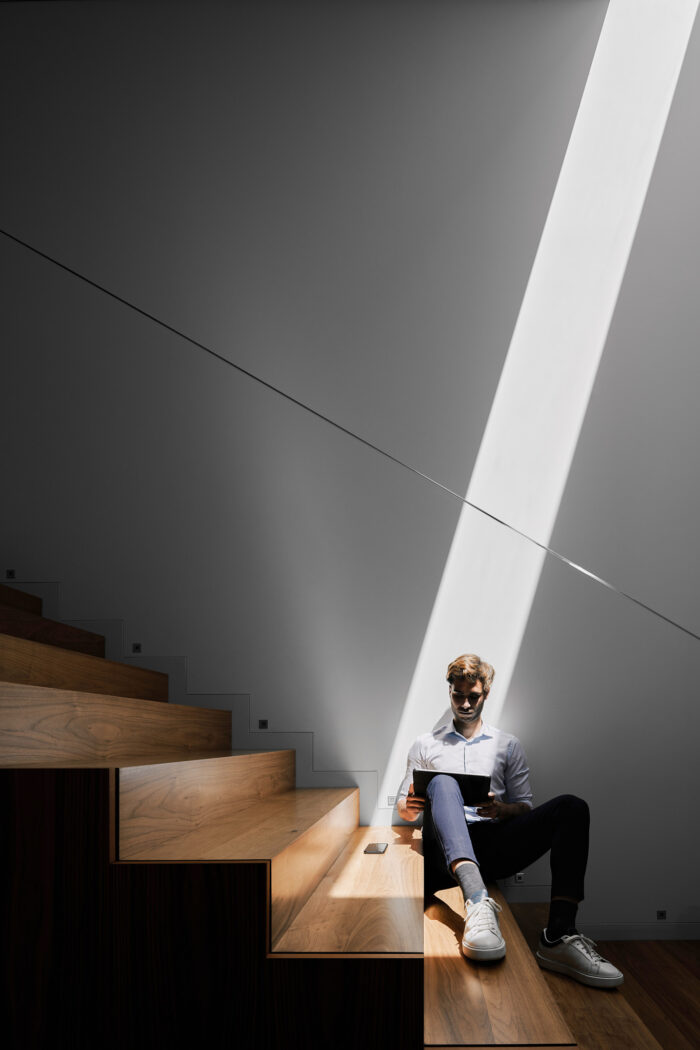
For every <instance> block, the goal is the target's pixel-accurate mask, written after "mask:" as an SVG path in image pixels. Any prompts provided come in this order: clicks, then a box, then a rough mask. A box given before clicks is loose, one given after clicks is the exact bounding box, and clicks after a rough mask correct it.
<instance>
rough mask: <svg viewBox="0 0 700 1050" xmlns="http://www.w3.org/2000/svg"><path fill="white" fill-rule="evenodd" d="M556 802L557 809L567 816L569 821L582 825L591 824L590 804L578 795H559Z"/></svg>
mask: <svg viewBox="0 0 700 1050" xmlns="http://www.w3.org/2000/svg"><path fill="white" fill-rule="evenodd" d="M556 801H557V803H558V807H557V808H558V809H559V810H560V811H561V812H562V813H565V814H566V819H567V820H576V821H580V823H582V824H588V823H589V822H590V817H591V814H590V810H589V808H588V803H587V802H586V801H585V800H584V799H582V798H579V797H578V795H558V796H557V799H556Z"/></svg>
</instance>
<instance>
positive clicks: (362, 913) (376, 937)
mask: <svg viewBox="0 0 700 1050" xmlns="http://www.w3.org/2000/svg"><path fill="white" fill-rule="evenodd" d="M417 834H418V833H417V832H416V831H415V829H414V828H408V827H395V828H392V827H382V828H368V827H363V828H358V829H357V831H355V832H354V833H353V834H352V836H351V838H350V841H349V843H348V845H347V846H346V847H345V849H344V850H343V851H342V853H341V854H340V856H339V857H338V858H337V860H336V861H335V863H334V864H333V865H332V866H331V868H330V869H329V870H328V872H327V873H326V875H325V876H324V877H323V878H322V879H321V882H320V883H319V885H318V887H317V888H316V889H315V890H314V892H313V893H312V894H311V896H310V897H309V899H308V901H307V902H306V904H305V905H304V907H303V908H302V909H301V910H300V911H299V913H298V915H297V916H296V918H295V919H294V921H293V922H292V923H290V925H289V927H288V928H287V930H286V931H285V932H284V933H283V934H282V936H281V937H279V938H278V939H277V941H276V942H274V943H273V945H272V950H273V952H274V953H282V952H284V953H292V954H304V953H308V954H324V953H326V954H334V953H353V954H363V955H373V954H381V953H387V954H394V953H395V954H400V953H409V954H414V955H416V956H419V957H422V955H423V858H422V856H421V854H420V852H419V851H418V850H417V849H415V848H414V840H415V836H416V835H417ZM377 841H379V842H387V843H389V846H388V849H387V851H386V853H383V854H366V853H364V848H365V846H366V845H367V843H369V842H377Z"/></svg>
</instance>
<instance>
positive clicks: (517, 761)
mask: <svg viewBox="0 0 700 1050" xmlns="http://www.w3.org/2000/svg"><path fill="white" fill-rule="evenodd" d="M503 779H504V783H505V788H506V802H525V803H526V805H528V806H529V807H530V809H532V790H531V788H530V770H529V768H528V764H527V758H526V757H525V752H524V750H523V745H522V744H521V743H520V741H519V740H517V739H513V740H512V741H511V744H510V746H509V748H508V757H507V759H506V768H505V775H504V778H503Z"/></svg>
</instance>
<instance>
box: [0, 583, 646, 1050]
mask: <svg viewBox="0 0 700 1050" xmlns="http://www.w3.org/2000/svg"><path fill="white" fill-rule="evenodd" d="M0 624H1V625H2V627H3V632H2V633H0V725H1V727H2V733H1V737H0V767H1V768H2V774H1V775H0V788H1V790H2V797H3V807H2V811H3V814H4V821H5V826H4V830H3V837H4V840H5V841H6V842H8V843H9V847H10V849H9V852H10V860H9V863H8V864H6V865H5V866H4V870H3V877H4V878H5V880H6V885H4V886H3V888H2V891H1V895H2V899H3V901H4V903H5V913H4V917H3V930H2V931H0V932H1V933H2V939H3V943H4V945H5V951H4V955H3V965H4V968H5V972H4V973H3V975H2V977H3V986H4V987H5V989H6V993H7V994H8V995H9V1000H8V1004H7V1008H6V1010H5V1016H6V1018H7V1022H6V1029H7V1030H8V1032H9V1045H12V1046H14V1045H16V1046H18V1047H19V1046H21V1047H22V1048H23V1050H24V1048H25V1047H26V1048H32V1047H37V1048H38V1047H42V1048H43V1047H44V1046H60V1045H64V1044H65V1045H67V1046H70V1047H71V1048H73V1047H82V1046H86V1047H87V1046H90V1047H93V1046H98V1045H99V1046H111V1045H114V1046H115V1047H117V1046H119V1047H120V1048H122V1047H129V1048H131V1047H138V1046H141V1045H143V1046H149V1047H153V1046H168V1047H178V1046H186V1045H187V1046H188V1045H189V1043H190V1042H191V1041H193V1040H195V1039H196V1040H197V1042H202V1041H203V1039H204V1038H217V1039H220V1038H225V1039H227V1041H228V1042H229V1043H230V1045H232V1046H234V1047H247V1046H250V1047H256V1048H257V1047H261V1048H262V1047H268V1046H269V1047H278V1046H279V1047H285V1048H286V1047H295V1046H299V1047H304V1048H305V1050H306V1048H313V1047H319V1048H320V1047H324V1048H325V1047H327V1046H333V1045H337V1044H340V1045H343V1046H357V1047H358V1048H359V1047H361V1048H363V1050H366V1048H372V1047H375V1046H377V1047H380V1046H381V1047H382V1048H383V1050H387V1048H391V1047H396V1048H397V1050H399V1048H401V1050H405V1048H413V1050H419V1048H422V1047H423V1046H424V1045H426V1046H443V1047H447V1046H450V1047H455V1046H520V1047H522V1046H529V1047H531V1048H536V1047H543V1046H574V1045H576V1043H575V1041H574V1039H573V1037H572V1035H571V1033H570V1031H569V1029H568V1028H567V1026H566V1024H565V1023H564V1020H563V1018H562V1015H561V1013H560V1011H559V1009H558V1007H557V1005H556V1003H555V1001H554V998H553V996H552V994H551V992H550V991H549V989H548V986H547V984H546V982H545V981H544V979H543V976H542V973H541V971H540V970H539V968H538V967H537V966H536V964H535V962H534V960H533V958H532V953H531V952H530V950H529V949H528V947H527V945H526V944H525V941H524V939H523V937H522V934H521V933H520V930H519V928H518V926H517V924H516V923H515V921H514V919H513V917H512V915H511V914H510V911H509V909H508V906H507V904H506V902H505V901H504V900H503V899H502V898H500V897H499V900H500V902H501V904H502V906H503V908H504V911H503V917H502V922H501V925H502V928H503V929H504V932H505V936H506V940H507V944H508V950H507V957H506V960H504V962H503V963H502V964H499V965H496V966H491V967H483V966H482V967H477V966H474V965H472V964H470V963H467V962H466V961H465V960H464V959H463V958H462V957H461V954H460V951H459V942H460V940H461V933H462V926H463V918H462V907H461V901H460V900H459V891H458V890H457V889H455V890H452V891H449V892H446V893H441V894H440V895H439V898H437V899H434V901H433V903H432V904H431V905H430V906H429V907H428V908H427V911H426V912H425V916H424V902H423V864H422V853H421V837H420V832H419V831H418V830H416V829H414V828H410V827H403V826H402V827H385V828H364V827H362V828H360V827H359V826H358V823H359V791H358V789H357V788H333V789H331V788H321V789H309V788H306V789H297V788H295V762H294V757H295V756H294V752H293V751H290V750H282V751H274V752H270V751H235V750H232V749H231V714H230V712H227V711H218V710H206V709H203V708H195V707H192V708H190V707H185V706H182V705H176V704H169V703H167V697H168V693H167V676H165V675H161V674H158V673H156V672H153V671H146V670H141V669H136V668H133V667H128V666H126V665H122V664H118V663H113V662H110V661H107V660H105V658H104V648H101V647H100V644H99V638H98V636H96V635H93V634H91V633H90V632H85V631H80V630H77V629H75V628H70V627H67V626H66V625H63V624H55V623H52V621H48V620H44V619H43V617H42V616H41V607H40V603H38V600H37V599H34V598H32V596H29V595H24V594H22V592H19V591H16V590H14V589H12V588H9V587H0ZM96 639H97V641H96ZM372 841H385V842H388V843H389V847H388V850H387V852H386V853H385V854H383V855H372V854H365V853H364V848H365V846H366V845H367V844H368V843H369V842H372ZM497 892H498V891H496V890H493V891H492V893H493V894H494V895H497ZM331 959H332V960H333V962H332V963H330V962H329V960H331ZM357 959H362V960H363V961H362V964H358V963H357V961H356V960H357ZM282 960H287V961H286V962H285V963H284V965H283V964H282ZM424 962H425V966H424ZM423 969H424V973H423ZM6 1045H7V1044H6ZM644 1045H645V1046H646V1044H644Z"/></svg>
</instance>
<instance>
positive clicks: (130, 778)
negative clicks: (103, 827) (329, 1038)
mask: <svg viewBox="0 0 700 1050" xmlns="http://www.w3.org/2000/svg"><path fill="white" fill-rule="evenodd" d="M142 773H143V768H141V769H139V770H131V769H129V770H125V769H121V768H120V770H119V773H118V800H119V801H118V806H119V810H118V812H119V821H118V857H119V861H120V862H124V861H130V862H133V861H153V860H161V861H162V860H169V861H191V860H229V861H231V860H240V861H252V860H257V861H267V862H268V863H269V866H270V898H271V908H270V943H274V942H275V941H277V939H278V938H279V937H280V936H281V934H282V933H283V932H284V930H285V929H286V928H287V926H288V925H289V923H290V922H291V921H292V920H293V919H294V918H295V916H296V915H297V914H298V912H299V911H300V910H301V908H303V906H304V904H305V903H306V901H307V900H308V898H309V897H310V895H311V894H312V893H313V891H314V890H315V888H316V886H317V885H318V883H319V882H320V880H321V879H322V878H323V876H324V875H325V873H326V872H327V871H328V869H329V867H330V866H331V864H332V863H333V861H334V860H335V859H336V857H337V856H338V854H339V853H340V852H341V850H342V849H343V848H344V846H345V844H346V843H347V840H348V836H349V835H351V834H352V832H353V831H354V830H355V829H356V828H357V825H358V821H359V806H360V792H359V791H358V789H357V788H300V789H297V790H293V791H283V792H280V793H279V794H277V795H270V796H268V797H266V798H262V799H259V800H256V801H253V800H245V801H243V802H242V803H241V802H239V803H236V799H235V798H234V799H233V800H232V802H231V804H230V815H229V816H228V818H227V819H226V818H225V817H224V816H223V814H222V813H221V811H220V809H219V812H218V819H210V818H209V814H208V812H207V807H204V806H200V805H199V803H198V802H195V803H194V804H193V805H192V806H190V807H188V806H187V805H185V806H184V808H183V809H182V810H181V809H180V808H179V806H178V805H177V804H174V805H172V806H171V805H170V799H169V795H168V787H167V785H162V786H161V791H160V793H159V794H157V793H155V792H154V794H153V795H152V796H149V794H148V780H147V779H144V778H143V776H142ZM155 775H156V774H155V773H154V776H155ZM151 783H154V781H151ZM221 790H224V789H223V788H222V789H221ZM144 792H145V794H144ZM142 806H143V809H142ZM223 808H224V809H225V807H223Z"/></svg>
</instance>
